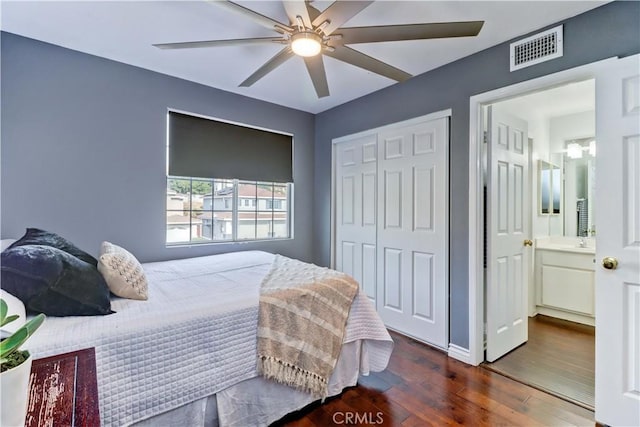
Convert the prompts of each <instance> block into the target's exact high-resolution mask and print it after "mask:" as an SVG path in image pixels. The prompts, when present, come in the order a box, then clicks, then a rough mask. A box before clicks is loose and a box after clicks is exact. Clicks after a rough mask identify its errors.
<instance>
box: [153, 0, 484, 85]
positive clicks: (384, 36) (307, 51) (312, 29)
mask: <svg viewBox="0 0 640 427" xmlns="http://www.w3.org/2000/svg"><path fill="white" fill-rule="evenodd" d="M209 1H210V2H211V3H213V4H216V5H218V6H221V7H224V8H226V9H228V10H231V11H233V12H236V13H239V14H241V15H243V16H245V17H247V18H249V19H251V20H253V21H254V22H256V23H257V24H260V25H262V26H264V27H266V28H269V29H271V30H274V31H276V32H277V33H279V34H280V36H274V37H258V38H246V39H226V40H203V41H192V42H179V43H160V44H154V45H153V46H155V47H157V48H160V49H191V48H204V47H217V46H239V45H248V44H265V43H279V44H283V45H284V48H283V49H282V50H281V51H280V52H278V53H277V54H276V55H275V56H274V57H273V58H271V59H270V60H269V61H267V62H266V63H265V64H264V65H263V66H262V67H260V68H259V69H258V70H257V71H255V72H254V73H253V74H251V75H250V76H249V77H248V78H247V79H246V80H244V81H243V82H242V83H240V86H242V87H248V86H251V85H252V84H254V83H255V82H257V81H258V80H260V79H261V78H262V77H264V76H266V75H267V74H268V73H270V72H271V71H273V70H274V69H276V68H277V67H278V66H280V65H282V64H283V63H284V62H286V61H287V60H289V59H290V58H292V57H293V56H295V55H298V56H301V57H303V59H304V62H305V64H306V66H307V70H308V71H309V76H310V77H311V81H312V82H313V86H314V88H315V90H316V93H317V95H318V97H319V98H322V97H325V96H328V95H329V86H328V84H327V75H326V73H325V69H324V62H323V61H322V55H327V56H329V57H331V58H334V59H337V60H340V61H343V62H346V63H348V64H351V65H355V66H357V67H360V68H363V69H365V70H368V71H371V72H373V73H376V74H379V75H382V76H385V77H388V78H390V79H393V80H396V81H404V80H406V79H408V78H410V77H412V76H411V74H409V73H407V72H405V71H402V70H400V69H398V68H396V67H393V66H392V65H389V64H386V63H384V62H382V61H379V60H377V59H375V58H372V57H371V56H368V55H365V54H364V53H362V52H359V51H357V50H354V49H352V48H350V47H348V46H347V45H351V44H358V43H373V42H388V41H401V40H423V39H436V38H448V37H468V36H476V35H478V33H479V32H480V29H481V28H482V25H483V24H484V21H468V22H442V23H422V24H405V25H381V26H372V27H351V28H341V27H340V26H341V25H342V24H344V23H345V22H347V21H348V20H349V19H351V18H352V17H354V16H355V15H357V14H358V13H360V12H361V11H362V10H363V9H364V8H366V7H367V6H369V5H370V4H371V3H373V1H336V2H334V3H332V4H331V5H330V6H329V7H328V8H326V9H325V10H324V11H320V10H318V9H316V8H314V7H313V6H311V4H310V3H309V1H283V2H282V4H283V5H284V9H285V11H286V13H287V16H288V17H289V25H286V24H283V23H281V22H278V21H276V20H274V19H271V18H269V17H267V16H264V15H262V14H260V13H258V12H255V11H253V10H251V9H247V8H246V7H244V6H241V5H239V4H237V3H233V2H231V1H228V0H222V1H221V0H215V1H212V0H209Z"/></svg>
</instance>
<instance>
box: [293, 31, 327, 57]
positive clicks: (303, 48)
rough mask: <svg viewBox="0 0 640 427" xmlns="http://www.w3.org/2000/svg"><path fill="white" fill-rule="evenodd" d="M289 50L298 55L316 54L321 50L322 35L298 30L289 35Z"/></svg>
mask: <svg viewBox="0 0 640 427" xmlns="http://www.w3.org/2000/svg"><path fill="white" fill-rule="evenodd" d="M291 50H293V53H295V54H296V55H299V56H305V57H309V56H316V55H317V54H319V53H320V51H321V50H322V37H320V36H319V35H318V34H316V33H315V32H313V31H300V32H298V33H295V34H293V35H292V36H291Z"/></svg>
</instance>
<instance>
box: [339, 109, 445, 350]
mask: <svg viewBox="0 0 640 427" xmlns="http://www.w3.org/2000/svg"><path fill="white" fill-rule="evenodd" d="M448 143H449V118H448V116H444V117H443V115H440V116H439V117H437V118H433V117H430V116H427V117H425V118H424V120H411V121H409V122H404V123H399V124H395V125H390V126H385V127H384V128H380V129H376V130H373V131H371V133H366V134H360V135H357V136H354V137H353V138H350V137H345V138H341V139H340V140H339V141H337V145H336V162H335V182H336V194H335V201H336V217H335V224H336V239H335V245H336V246H335V261H336V262H335V264H336V268H337V269H339V270H342V271H345V272H347V273H349V274H352V275H353V276H354V277H355V278H356V279H357V280H359V281H360V283H361V285H362V287H363V289H364V290H365V291H366V292H367V295H369V297H370V298H372V299H373V300H374V301H375V304H376V308H377V310H378V313H379V314H380V316H381V317H382V320H383V321H384V322H385V324H386V325H387V326H388V327H389V328H391V329H394V330H397V331H399V332H402V333H404V334H406V335H410V336H412V337H415V338H417V339H419V340H421V341H424V342H427V343H430V344H432V345H435V346H438V347H441V348H447V344H448V308H449V301H448V289H449V286H448V238H449V230H448V203H449V201H448V168H447V166H448Z"/></svg>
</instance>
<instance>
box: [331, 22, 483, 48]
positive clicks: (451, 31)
mask: <svg viewBox="0 0 640 427" xmlns="http://www.w3.org/2000/svg"><path fill="white" fill-rule="evenodd" d="M483 25H484V21H469V22H442V23H431V24H408V25H381V26H376V27H353V28H340V29H339V30H338V31H337V32H336V34H341V35H342V39H339V40H336V41H337V42H338V43H344V44H351V43H373V42H388V41H398V40H422V39H439V38H447V37H468V36H477V35H478V33H479V32H480V29H482V26H483Z"/></svg>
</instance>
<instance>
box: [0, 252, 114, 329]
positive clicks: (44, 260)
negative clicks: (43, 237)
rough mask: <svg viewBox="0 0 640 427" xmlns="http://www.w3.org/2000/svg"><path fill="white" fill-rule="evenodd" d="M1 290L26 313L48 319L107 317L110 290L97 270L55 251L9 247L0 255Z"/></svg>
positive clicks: (67, 254)
mask: <svg viewBox="0 0 640 427" xmlns="http://www.w3.org/2000/svg"><path fill="white" fill-rule="evenodd" d="M0 261H1V267H0V270H1V273H2V277H1V279H2V289H4V290H5V291H7V292H9V293H10V294H12V295H14V296H15V297H17V298H18V299H20V300H21V301H22V302H23V303H24V305H25V307H26V309H27V311H28V312H31V313H44V314H47V315H49V316H92V315H101V314H110V313H113V312H112V311H111V301H110V300H109V288H108V287H107V284H106V282H105V281H104V278H103V277H102V275H101V274H100V273H99V272H98V269H97V268H96V267H94V266H93V265H91V264H89V263H86V262H84V261H82V260H80V259H78V258H76V257H75V256H73V255H71V254H69V253H67V252H65V251H62V250H60V249H57V248H53V247H50V246H44V245H24V246H17V247H11V248H9V249H6V250H5V251H4V252H2V254H1V259H0Z"/></svg>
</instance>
